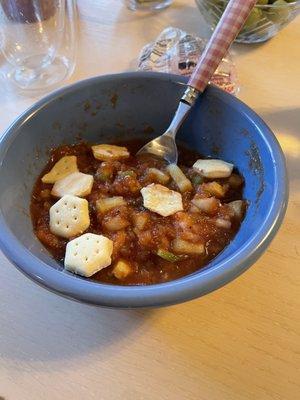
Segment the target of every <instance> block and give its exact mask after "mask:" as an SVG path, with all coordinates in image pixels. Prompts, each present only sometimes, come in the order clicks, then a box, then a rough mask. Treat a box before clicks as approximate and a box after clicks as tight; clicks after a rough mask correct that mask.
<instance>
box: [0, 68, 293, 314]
mask: <svg viewBox="0 0 300 400" xmlns="http://www.w3.org/2000/svg"><path fill="white" fill-rule="evenodd" d="M137 76H138V78H139V79H141V78H142V79H154V80H156V81H157V80H158V81H159V80H160V81H169V82H176V83H181V84H182V83H183V84H185V83H186V82H187V78H186V77H180V76H178V75H173V74H165V73H157V72H125V73H119V74H110V75H102V76H95V77H91V78H88V79H85V80H81V81H78V82H76V83H73V84H71V85H68V86H65V87H63V88H60V89H58V90H56V91H54V92H52V93H50V94H48V95H47V96H45V97H43V98H42V99H40V100H39V101H38V102H36V103H35V104H33V105H32V106H31V107H29V108H28V109H27V110H26V111H25V112H23V113H22V114H21V115H20V116H19V117H18V118H17V119H16V120H15V121H14V122H13V123H12V124H11V125H10V126H9V127H8V128H7V129H6V131H5V132H4V134H3V135H2V136H1V137H0V166H1V165H2V162H3V159H4V158H5V154H6V152H7V149H8V148H9V146H10V145H11V144H12V142H13V141H14V140H15V139H16V138H17V136H18V134H19V133H18V132H19V129H20V128H21V127H22V125H23V124H24V123H25V122H26V121H27V120H28V119H30V118H32V117H33V116H34V115H35V114H36V113H38V112H39V110H40V109H42V108H44V107H46V106H47V105H48V104H49V103H50V102H52V101H56V100H57V99H58V98H59V97H61V96H64V95H66V94H69V93H72V92H74V91H77V90H80V89H81V88H84V87H86V86H89V85H94V84H95V85H96V84H99V83H101V82H102V81H110V80H112V81H113V80H116V79H124V80H127V79H128V80H130V79H132V78H136V77H137ZM207 91H208V92H209V93H210V94H211V95H213V96H216V97H218V98H219V99H220V100H221V101H225V102H227V103H229V104H231V105H233V106H234V107H235V108H236V109H237V110H238V111H239V112H240V113H242V114H243V115H244V116H245V117H246V118H247V119H249V120H251V121H255V124H256V126H257V127H258V129H259V130H260V131H261V132H263V137H264V139H265V143H266V146H267V147H268V148H269V151H270V153H271V156H272V158H273V159H274V166H276V168H275V167H274V170H275V182H276V184H275V185H274V186H275V187H274V192H273V198H272V204H273V206H272V208H271V209H270V210H269V213H268V214H267V215H266V217H265V219H264V222H263V224H261V226H259V228H258V231H257V232H256V233H255V235H253V236H252V237H251V238H250V239H249V240H248V241H246V242H245V243H244V244H243V246H241V247H240V248H239V249H238V251H236V252H235V253H234V254H233V255H231V256H227V257H226V258H225V259H223V260H222V261H220V262H219V263H217V264H216V265H214V266H211V267H208V268H207V269H204V270H199V271H198V272H196V273H194V274H191V275H187V276H184V277H182V278H180V279H177V280H173V281H170V282H165V283H160V284H155V285H148V286H116V285H109V284H103V283H98V282H93V281H89V280H84V279H82V278H78V277H77V276H74V275H73V274H70V273H66V272H64V271H63V270H58V269H55V268H53V267H51V266H49V265H48V264H47V263H45V262H43V261H41V260H40V259H39V258H38V257H36V256H34V255H33V254H32V253H31V252H30V251H29V250H28V249H27V248H25V247H24V246H23V245H22V244H21V243H20V242H19V241H18V239H17V237H15V235H14V234H13V233H12V232H11V230H10V229H9V227H8V226H7V224H6V222H5V220H4V218H3V215H2V212H1V209H0V248H1V250H2V251H3V253H4V254H5V255H6V257H7V258H8V259H9V260H10V261H11V262H12V263H13V264H14V265H15V266H16V267H17V268H18V269H19V270H20V271H21V272H23V273H24V274H25V275H26V276H28V277H29V278H31V279H32V280H33V281H35V282H36V283H38V284H40V285H41V286H43V287H45V288H47V289H49V290H50V291H52V292H55V293H57V294H60V295H62V296H65V297H68V298H71V299H73V300H77V301H82V302H85V303H89V304H94V305H100V306H105V307H113V308H136V307H158V306H166V305H171V304H177V303H181V302H184V301H188V300H191V299H194V298H196V297H200V296H202V295H204V294H207V293H209V292H211V291H213V290H215V289H218V288H220V287H221V286H223V285H225V284H226V283H228V282H230V281H231V280H233V279H235V278H236V277H237V276H239V275H240V274H241V273H243V272H244V271H245V270H246V269H248V268H249V267H250V266H251V265H252V264H253V263H254V262H255V261H256V260H257V259H258V258H259V256H260V255H261V254H262V253H263V252H264V251H265V250H266V248H267V247H268V245H269V244H270V242H271V240H272V239H273V237H274V236H275V234H276V232H277V231H278V229H279V227H280V225H281V222H282V220H283V218H284V215H285V211H286V208H287V202H288V180H287V172H286V165H285V158H284V155H283V152H282V150H281V147H280V145H279V143H278V141H277V139H276V137H275V135H274V134H273V132H272V131H271V130H270V129H269V127H268V126H267V125H266V124H265V122H264V121H263V120H262V119H261V118H260V117H259V116H258V115H257V114H256V113H255V112H254V111H253V110H251V109H250V108H249V107H248V106H247V105H246V104H244V103H243V102H242V101H241V100H239V99H237V98H236V97H234V96H232V95H230V94H229V93H226V92H225V91H222V90H221V89H219V88H217V87H214V86H210V87H209V88H208V89H207Z"/></svg>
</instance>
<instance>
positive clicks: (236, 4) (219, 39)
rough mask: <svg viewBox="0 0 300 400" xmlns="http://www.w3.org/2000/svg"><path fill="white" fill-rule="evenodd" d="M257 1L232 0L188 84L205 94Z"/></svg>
mask: <svg viewBox="0 0 300 400" xmlns="http://www.w3.org/2000/svg"><path fill="white" fill-rule="evenodd" d="M256 1H257V0H230V2H229V3H228V5H227V7H226V9H225V11H224V14H223V16H222V18H221V19H220V21H219V23H218V25H217V27H216V29H215V30H214V32H213V34H212V37H211V39H210V41H209V42H208V44H207V46H206V49H205V51H204V52H203V53H202V56H201V57H200V59H199V61H198V64H197V66H196V68H195V70H194V72H193V74H192V76H191V78H190V80H189V82H188V85H189V86H192V87H193V88H195V89H197V90H199V92H203V91H204V89H205V88H206V86H207V84H208V82H209V80H210V78H211V77H212V75H213V73H214V72H215V71H216V69H217V68H218V65H219V64H220V62H221V61H222V58H223V57H224V56H225V54H226V52H227V50H228V49H229V47H230V45H231V43H232V42H233V41H234V39H235V38H236V36H237V35H238V33H239V31H240V30H241V29H242V27H243V25H244V23H245V21H246V19H247V17H248V15H249V14H250V11H251V10H252V8H253V7H254V5H255V4H256Z"/></svg>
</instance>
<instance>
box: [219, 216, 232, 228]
mask: <svg viewBox="0 0 300 400" xmlns="http://www.w3.org/2000/svg"><path fill="white" fill-rule="evenodd" d="M216 225H217V226H218V227H219V228H224V229H230V228H231V222H230V221H228V220H227V219H223V218H217V219H216Z"/></svg>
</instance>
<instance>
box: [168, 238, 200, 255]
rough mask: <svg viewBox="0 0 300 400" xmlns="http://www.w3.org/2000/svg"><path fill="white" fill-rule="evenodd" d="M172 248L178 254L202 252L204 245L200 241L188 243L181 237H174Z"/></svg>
mask: <svg viewBox="0 0 300 400" xmlns="http://www.w3.org/2000/svg"><path fill="white" fill-rule="evenodd" d="M172 248H173V251H175V253H179V254H203V253H204V252H205V247H204V245H203V244H202V243H190V242H187V241H185V240H182V239H174V240H173V242H172Z"/></svg>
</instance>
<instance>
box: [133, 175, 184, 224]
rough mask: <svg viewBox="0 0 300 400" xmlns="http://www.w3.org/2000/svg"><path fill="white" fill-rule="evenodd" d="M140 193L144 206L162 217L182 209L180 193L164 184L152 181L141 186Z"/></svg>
mask: <svg viewBox="0 0 300 400" xmlns="http://www.w3.org/2000/svg"><path fill="white" fill-rule="evenodd" d="M141 193H142V196H143V199H144V207H145V208H148V210H150V211H153V212H156V213H157V214H159V215H162V216H163V217H167V216H169V215H172V214H175V213H176V212H177V211H181V210H183V204H182V197H181V194H180V193H178V192H175V191H174V190H170V189H168V188H166V187H165V186H162V185H159V184H154V183H152V184H151V185H148V186H146V187H144V188H142V189H141Z"/></svg>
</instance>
